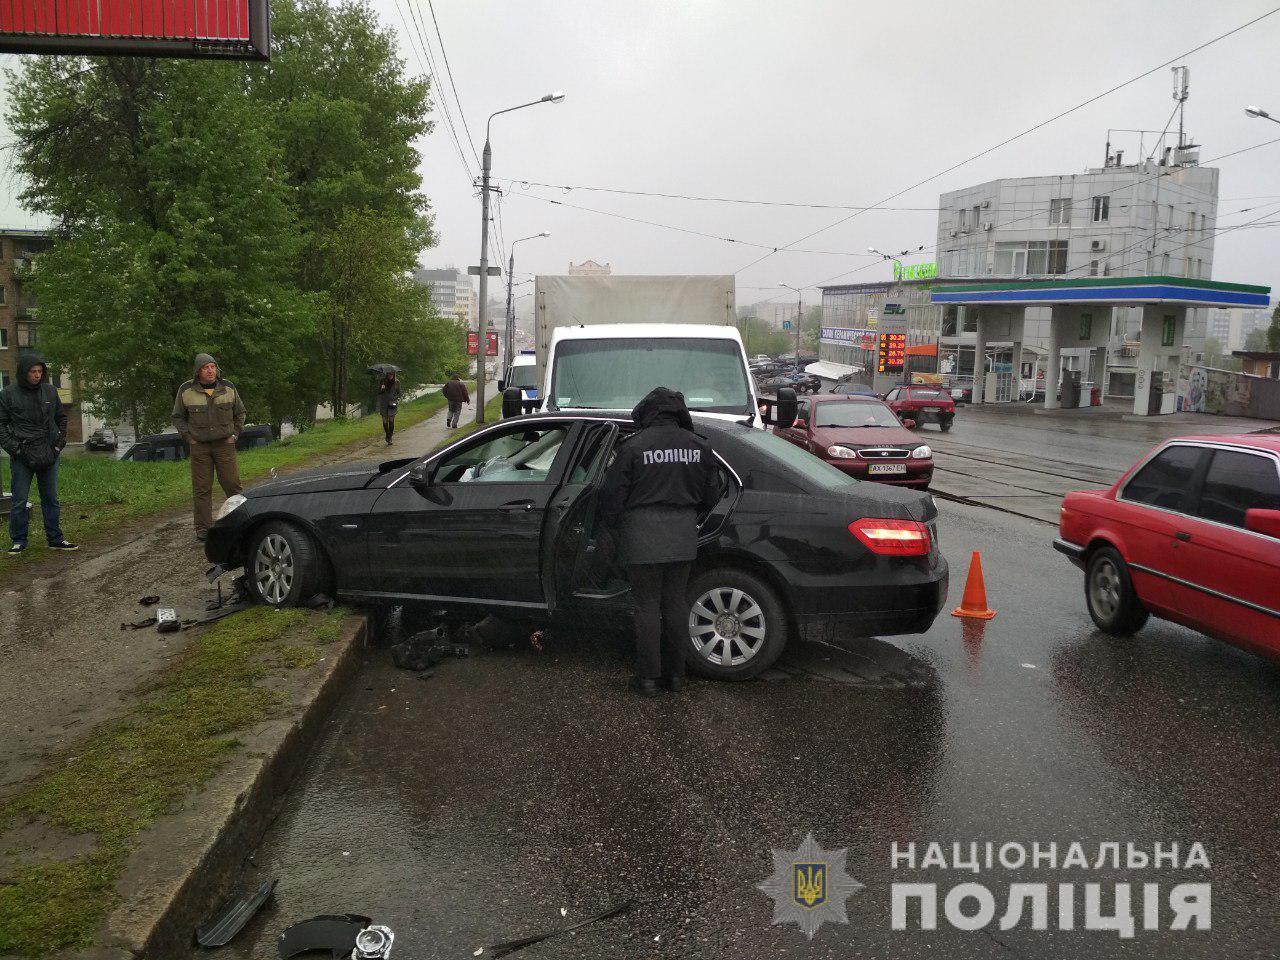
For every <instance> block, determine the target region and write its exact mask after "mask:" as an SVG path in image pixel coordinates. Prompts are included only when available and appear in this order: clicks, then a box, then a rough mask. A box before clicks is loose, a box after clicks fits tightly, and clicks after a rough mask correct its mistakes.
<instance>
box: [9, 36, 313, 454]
mask: <svg viewBox="0 0 1280 960" xmlns="http://www.w3.org/2000/svg"><path fill="white" fill-rule="evenodd" d="M8 79H9V82H10V87H11V98H10V105H9V110H8V120H9V122H10V124H11V126H12V127H13V129H14V131H15V133H16V135H17V149H16V159H17V168H18V172H19V173H20V174H21V175H22V176H23V178H24V180H25V182H26V183H27V187H26V189H25V190H24V191H23V193H22V195H21V199H22V201H23V203H24V204H25V205H26V207H27V208H28V209H30V210H34V211H37V212H40V213H44V214H46V215H48V216H50V217H51V218H52V219H53V220H54V221H55V222H57V223H58V224H59V225H60V226H59V230H58V234H57V238H56V242H55V243H54V245H53V247H52V249H51V250H50V251H48V252H47V253H45V254H44V255H42V257H41V259H40V262H39V268H38V269H37V271H36V275H35V278H34V281H33V283H34V292H35V294H36V296H37V299H38V302H39V304H40V319H41V321H42V322H41V334H40V336H41V342H42V346H43V347H44V348H45V349H46V350H47V352H48V353H49V354H50V356H51V358H52V359H53V360H55V361H57V362H61V363H63V364H65V365H67V367H68V368H69V370H70V372H71V373H72V374H73V375H74V376H75V377H76V378H77V379H78V380H79V381H80V384H81V388H82V391H83V394H84V396H85V397H86V398H87V399H88V400H90V401H91V402H92V403H93V404H94V405H95V406H96V407H98V408H99V409H101V411H102V412H103V413H104V414H105V415H106V416H107V417H108V418H111V419H123V420H128V421H129V422H131V423H133V424H134V425H135V426H136V427H138V428H140V429H143V430H154V429H156V428H158V427H160V426H162V425H163V424H164V423H165V422H167V420H168V414H169V409H170V407H171V405H172V402H173V396H174V393H175V391H176V388H177V386H178V384H179V383H181V382H182V381H183V380H185V379H187V378H188V377H190V376H191V369H192V366H191V364H192V359H193V357H194V355H195V354H196V353H197V352H199V351H201V350H208V351H210V352H212V353H214V354H215V355H216V356H217V357H218V358H219V360H220V361H221V363H222V365H223V369H224V370H225V372H226V374H227V376H228V377H229V378H231V379H233V380H234V381H235V382H236V383H237V385H238V386H239V387H240V388H241V390H242V391H243V393H244V396H245V401H246V405H247V406H248V407H249V413H250V416H251V417H252V418H253V419H256V420H259V421H263V420H272V421H278V420H279V419H280V417H281V415H282V413H283V411H284V410H285V409H286V408H287V407H288V405H289V403H290V396H289V393H290V388H291V384H292V381H293V379H294V374H295V372H296V369H297V367H298V360H297V356H298V354H297V350H296V349H295V348H296V345H297V344H298V343H299V342H300V340H301V339H302V338H303V337H304V335H306V334H307V333H309V330H310V327H311V325H312V324H313V322H314V317H315V314H314V310H313V309H312V305H311V304H310V303H309V302H308V300H307V299H306V298H305V297H303V296H300V295H299V293H298V292H297V290H296V287H295V285H294V284H293V283H292V281H291V276H290V274H291V272H292V269H293V267H292V264H293V261H294V259H295V258H296V255H297V245H296V229H295V223H294V217H293V214H292V211H291V209H290V206H289V203H288V197H287V193H286V187H285V184H284V183H283V182H282V181H281V180H280V178H279V177H278V176H276V175H275V174H274V170H275V168H276V166H277V164H278V150H277V148H276V146H275V144H274V141H273V137H272V131H271V128H270V126H269V124H267V123H266V122H265V121H264V118H263V117H262V115H261V111H259V110H256V109H255V108H254V107H253V105H252V104H251V103H250V102H249V101H248V100H247V99H246V98H245V97H244V83H243V68H242V67H239V66H237V65H233V64H210V63H194V62H185V61H147V60H141V59H130V58H107V59H95V60H86V59H84V58H38V59H34V58H33V59H32V60H30V61H27V62H26V63H25V64H24V67H23V68H22V69H21V71H19V72H17V73H10V74H9V77H8Z"/></svg>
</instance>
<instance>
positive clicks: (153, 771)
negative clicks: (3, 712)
mask: <svg viewBox="0 0 1280 960" xmlns="http://www.w3.org/2000/svg"><path fill="white" fill-rule="evenodd" d="M344 615H345V611H342V610H334V611H331V612H328V613H317V612H314V611H304V610H288V611H276V610H274V609H272V608H270V607H254V608H251V609H249V610H246V611H244V612H243V613H240V614H237V615H235V616H232V617H228V618H227V619H225V620H222V621H220V622H218V623H217V624H216V625H215V626H213V627H212V628H210V629H209V630H208V631H207V632H206V633H204V634H203V635H202V636H200V637H199V639H197V640H196V641H195V642H194V643H193V644H192V646H191V647H190V649H188V651H187V652H186V654H185V655H184V656H183V658H182V659H181V660H180V661H179V662H178V663H177V664H176V665H175V666H174V667H172V668H171V669H170V670H168V671H166V672H165V674H163V675H162V676H161V678H160V680H159V681H158V682H157V683H156V684H155V686H154V687H153V688H152V689H151V690H149V691H148V692H147V693H146V695H145V696H143V697H142V698H141V699H140V700H139V702H138V703H137V704H136V705H135V706H134V708H133V709H132V710H131V711H130V712H129V713H128V714H127V715H126V716H125V717H124V718H122V719H120V720H115V721H112V722H110V723H107V724H103V725H102V726H100V727H98V728H97V729H96V730H95V731H94V732H93V733H91V734H90V735H89V737H88V739H87V740H86V741H84V742H82V743H80V744H78V745H77V746H76V747H75V748H74V751H73V752H71V753H69V754H68V755H67V756H65V757H63V758H62V762H61V763H60V764H56V765H55V766H54V767H52V768H51V769H50V771H49V772H48V773H46V774H44V775H42V776H40V777H38V778H36V779H35V780H34V781H33V782H31V783H30V784H29V785H27V786H26V787H25V788H24V789H23V790H22V792H20V793H18V794H17V795H16V796H14V797H11V798H9V799H8V800H7V801H5V802H4V803H3V805H0V837H3V836H4V831H5V830H6V829H8V828H11V827H14V826H15V825H17V824H18V823H19V822H22V821H27V820H29V821H34V822H36V823H39V824H42V825H44V826H46V827H48V828H52V830H53V831H55V832H57V833H60V834H65V835H85V834H87V835H89V836H90V837H92V839H93V845H92V849H91V850H89V852H87V853H84V854H83V855H81V856H77V857H74V858H70V859H62V860H52V861H50V860H43V861H42V860H40V859H38V858H36V857H32V854H33V852H31V851H22V850H18V851H9V850H4V849H0V853H5V854H6V855H8V856H9V857H10V858H11V859H12V860H13V862H14V865H13V866H12V867H11V868H10V869H9V870H8V871H7V875H6V876H4V877H0V954H8V953H17V954H20V955H23V956H40V955H43V954H47V953H51V952H53V951H55V950H59V949H63V948H72V949H83V948H86V947H88V946H90V945H91V944H92V941H93V937H94V933H95V931H96V929H97V927H98V925H99V924H100V923H101V922H102V920H103V919H104V918H105V917H106V916H107V914H108V913H109V912H110V911H111V909H112V908H113V907H114V906H115V905H116V903H117V895H116V891H115V885H116V880H117V879H118V877H119V876H120V873H121V871H122V870H123V869H124V867H125V864H126V862H127V860H128V856H129V852H130V850H131V846H132V841H133V840H134V838H135V837H137V835H138V834H139V833H140V832H141V831H142V830H143V829H144V828H145V827H147V826H149V825H150V824H151V823H153V822H154V821H155V820H156V818H157V817H159V816H161V815H162V814H164V813H166V812H167V811H169V810H171V809H172V808H173V807H174V806H175V804H177V803H178V802H179V801H180V800H181V799H183V798H184V797H186V796H187V795H188V794H189V793H191V792H192V791H194V790H196V789H198V788H200V787H201V786H203V785H204V784H205V783H206V782H207V781H208V780H210V779H211V778H212V777H213V775H214V774H215V773H216V772H217V771H218V770H219V769H220V768H221V767H222V766H223V765H224V764H225V763H226V762H227V760H228V759H229V758H230V756H231V754H232V752H233V751H234V750H235V749H236V747H237V746H238V745H239V741H238V740H237V734H239V733H241V732H243V731H244V730H246V729H247V728H248V727H250V726H252V725H253V724H255V723H258V722H260V721H262V720H266V719H269V718H271V717H273V716H278V715H280V714H281V713H283V712H284V711H285V710H286V709H287V708H288V703H287V698H286V697H285V696H284V695H283V694H281V693H278V692H275V691H273V690H270V689H268V688H267V687H266V686H264V685H262V684H261V683H260V681H262V680H263V679H264V678H265V677H267V676H268V675H270V674H273V673H275V674H278V673H280V672H281V671H284V670H289V669H295V668H302V667H307V666H311V665H313V664H314V663H316V662H317V661H318V660H319V658H320V656H321V655H322V654H323V651H324V649H325V648H326V647H328V646H329V645H331V644H332V643H333V642H334V641H335V640H336V639H337V636H338V630H339V625H340V623H341V620H342V618H343V616H344ZM24 856H25V857H31V858H30V859H25V860H24V859H23V857H24Z"/></svg>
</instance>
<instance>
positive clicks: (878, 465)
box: [774, 393, 933, 490]
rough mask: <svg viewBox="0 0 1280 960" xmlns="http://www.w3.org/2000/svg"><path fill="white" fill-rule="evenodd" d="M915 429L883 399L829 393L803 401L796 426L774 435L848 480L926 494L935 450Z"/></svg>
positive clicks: (780, 429) (911, 421)
mask: <svg viewBox="0 0 1280 960" xmlns="http://www.w3.org/2000/svg"><path fill="white" fill-rule="evenodd" d="M914 426H915V421H913V420H900V419H899V418H898V415H897V414H896V413H894V412H893V411H892V410H890V409H889V408H888V406H886V405H885V404H884V402H883V401H881V400H880V399H879V398H878V397H862V396H833V395H832V394H829V393H824V394H820V395H818V396H815V397H807V398H805V399H803V400H801V401H800V403H799V408H798V413H797V415H796V422H795V423H794V424H792V425H791V426H790V427H775V428H774V432H775V433H776V434H777V435H778V436H779V437H781V438H782V439H784V440H786V441H787V442H789V443H793V444H795V445H796V446H797V447H800V448H801V449H803V450H807V451H808V452H809V453H811V454H813V455H814V456H815V457H818V458H819V459H820V460H825V461H826V462H827V463H829V464H831V466H833V467H835V468H836V469H837V470H839V471H840V472H841V473H844V474H847V475H848V476H851V477H856V478H857V479H859V480H875V481H876V482H878V483H887V484H894V485H897V486H912V487H918V488H919V489H921V490H927V489H929V483H930V482H931V481H932V480H933V451H932V450H930V449H929V445H928V444H925V443H921V442H920V438H919V437H917V436H916V435H915V434H913V433H912V432H911V428H912V427H914Z"/></svg>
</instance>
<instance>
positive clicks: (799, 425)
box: [792, 417, 809, 430]
mask: <svg viewBox="0 0 1280 960" xmlns="http://www.w3.org/2000/svg"><path fill="white" fill-rule="evenodd" d="M792 426H794V427H795V428H796V429H797V430H808V429H809V421H808V420H806V419H805V418H804V417H796V422H795V423H794V424H792Z"/></svg>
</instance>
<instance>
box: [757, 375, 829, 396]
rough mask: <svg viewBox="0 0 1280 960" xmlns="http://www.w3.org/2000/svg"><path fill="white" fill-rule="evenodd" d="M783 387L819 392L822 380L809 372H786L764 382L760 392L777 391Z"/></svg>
mask: <svg viewBox="0 0 1280 960" xmlns="http://www.w3.org/2000/svg"><path fill="white" fill-rule="evenodd" d="M782 387H791V388H792V389H793V390H795V392H796V393H817V392H818V391H819V390H821V389H822V380H821V379H820V378H819V377H815V376H812V375H810V374H807V373H786V374H783V375H782V376H777V377H772V378H770V379H768V380H765V381H764V382H762V383H761V384H760V392H761V393H777V392H778V391H779V390H780V389H781V388H782Z"/></svg>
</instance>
